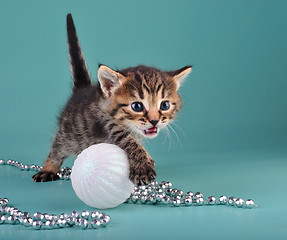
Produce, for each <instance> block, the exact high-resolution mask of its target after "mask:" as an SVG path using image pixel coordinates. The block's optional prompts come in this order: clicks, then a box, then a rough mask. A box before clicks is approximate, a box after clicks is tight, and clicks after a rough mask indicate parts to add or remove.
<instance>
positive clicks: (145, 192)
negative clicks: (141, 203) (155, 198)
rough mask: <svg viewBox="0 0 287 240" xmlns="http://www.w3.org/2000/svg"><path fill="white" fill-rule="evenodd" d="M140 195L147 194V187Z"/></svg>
mask: <svg viewBox="0 0 287 240" xmlns="http://www.w3.org/2000/svg"><path fill="white" fill-rule="evenodd" d="M140 195H141V196H147V195H148V191H147V189H145V190H143V191H142V192H141V194H140Z"/></svg>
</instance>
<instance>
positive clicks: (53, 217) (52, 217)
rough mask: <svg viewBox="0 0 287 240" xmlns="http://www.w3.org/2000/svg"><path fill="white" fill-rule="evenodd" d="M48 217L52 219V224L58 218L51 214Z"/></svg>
mask: <svg viewBox="0 0 287 240" xmlns="http://www.w3.org/2000/svg"><path fill="white" fill-rule="evenodd" d="M50 217H51V219H52V220H53V221H54V222H57V220H58V216H57V215H55V214H51V215H50Z"/></svg>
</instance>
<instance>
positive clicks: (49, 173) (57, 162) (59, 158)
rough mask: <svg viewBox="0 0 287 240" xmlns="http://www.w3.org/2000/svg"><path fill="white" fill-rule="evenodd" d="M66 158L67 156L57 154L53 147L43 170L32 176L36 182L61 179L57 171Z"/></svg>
mask: <svg viewBox="0 0 287 240" xmlns="http://www.w3.org/2000/svg"><path fill="white" fill-rule="evenodd" d="M65 158H66V156H63V155H59V154H57V153H56V154H55V153H54V152H53V149H52V150H51V152H50V154H49V156H48V158H47V159H46V161H45V163H44V165H43V168H42V170H41V171H39V172H38V173H37V174H35V175H34V176H33V177H32V178H33V180H34V181H35V182H48V181H55V180H59V176H58V175H57V173H58V171H59V170H60V168H61V165H62V163H63V161H64V159H65Z"/></svg>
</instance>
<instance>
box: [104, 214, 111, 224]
mask: <svg viewBox="0 0 287 240" xmlns="http://www.w3.org/2000/svg"><path fill="white" fill-rule="evenodd" d="M104 220H105V221H106V223H109V222H110V221H111V217H110V216H109V215H106V216H105V217H104Z"/></svg>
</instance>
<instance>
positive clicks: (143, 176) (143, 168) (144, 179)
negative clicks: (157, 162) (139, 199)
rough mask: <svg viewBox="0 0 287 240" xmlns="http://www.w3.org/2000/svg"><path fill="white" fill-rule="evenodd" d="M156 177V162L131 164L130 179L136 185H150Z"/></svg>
mask: <svg viewBox="0 0 287 240" xmlns="http://www.w3.org/2000/svg"><path fill="white" fill-rule="evenodd" d="M155 178H156V172H155V170H154V163H153V161H152V163H141V164H137V163H135V164H132V165H131V166H130V180H131V181H132V182H133V183H134V184H135V185H148V184H149V183H151V182H152V181H154V180H155Z"/></svg>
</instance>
